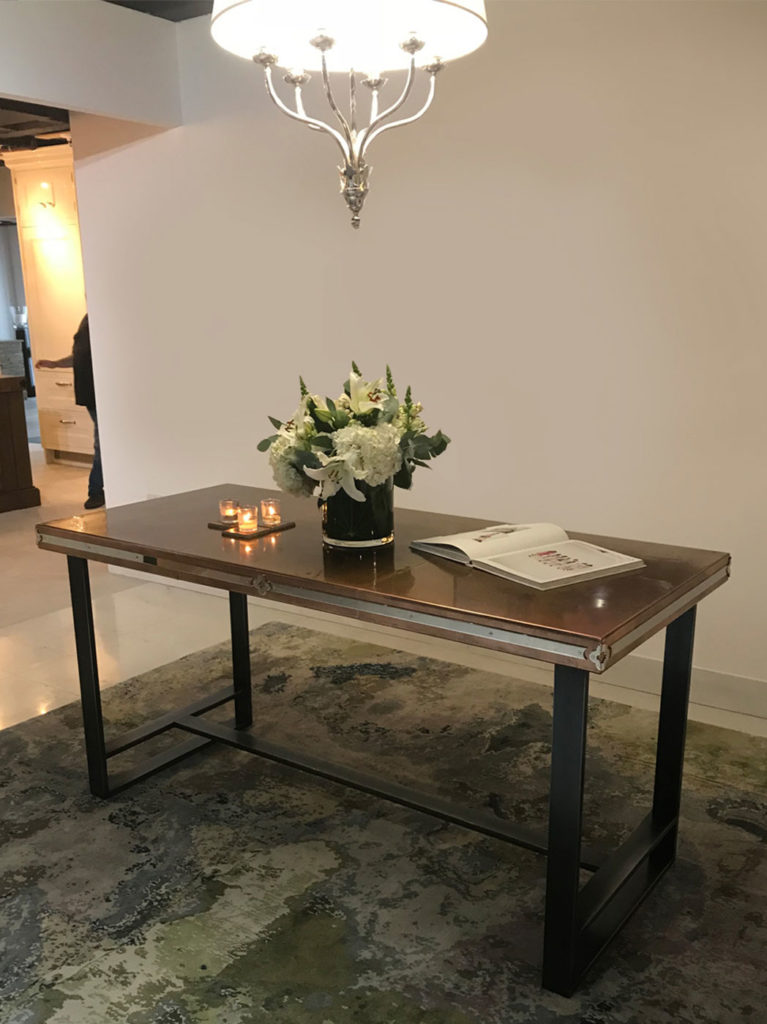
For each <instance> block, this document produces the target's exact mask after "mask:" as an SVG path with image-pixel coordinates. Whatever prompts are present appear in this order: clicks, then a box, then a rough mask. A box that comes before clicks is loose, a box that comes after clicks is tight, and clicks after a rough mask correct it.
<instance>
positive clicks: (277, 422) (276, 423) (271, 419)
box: [267, 416, 282, 430]
mask: <svg viewBox="0 0 767 1024" xmlns="http://www.w3.org/2000/svg"><path fill="white" fill-rule="evenodd" d="M267 419H268V420H269V422H270V423H271V425H272V426H273V427H276V428H277V429H278V430H279V429H280V427H281V426H282V420H276V419H275V418H274V416H267Z"/></svg>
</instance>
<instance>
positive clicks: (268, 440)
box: [256, 434, 278, 452]
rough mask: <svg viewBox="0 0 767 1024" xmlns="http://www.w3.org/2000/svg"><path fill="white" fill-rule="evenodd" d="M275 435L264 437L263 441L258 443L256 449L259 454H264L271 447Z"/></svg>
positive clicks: (275, 438) (275, 437)
mask: <svg viewBox="0 0 767 1024" xmlns="http://www.w3.org/2000/svg"><path fill="white" fill-rule="evenodd" d="M277 436H278V435H277V434H272V436H271V437H265V438H264V439H263V441H259V442H258V444H257V445H256V447H257V448H258V450H259V451H260V452H265V451H267V450H268V449H269V448H271V446H272V441H276V440H277Z"/></svg>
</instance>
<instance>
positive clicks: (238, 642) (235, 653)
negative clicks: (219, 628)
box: [229, 592, 253, 729]
mask: <svg viewBox="0 0 767 1024" xmlns="http://www.w3.org/2000/svg"><path fill="white" fill-rule="evenodd" d="M229 618H230V621H231V624H232V668H233V676H234V724H235V728H237V729H247V727H248V726H249V725H251V724H252V722H253V702H252V697H251V689H250V637H249V636H248V599H247V597H246V596H245V594H234V593H232V592H230V594H229Z"/></svg>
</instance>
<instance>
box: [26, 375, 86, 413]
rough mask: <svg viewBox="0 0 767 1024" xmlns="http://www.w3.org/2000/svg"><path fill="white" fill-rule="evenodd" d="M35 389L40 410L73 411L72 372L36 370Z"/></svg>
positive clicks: (73, 384) (73, 386)
mask: <svg viewBox="0 0 767 1024" xmlns="http://www.w3.org/2000/svg"><path fill="white" fill-rule="evenodd" d="M35 387H36V389H37V406H38V408H39V409H40V410H43V409H71V410H73V409H75V375H74V373H73V372H72V370H70V369H64V370H37V371H36V373H35ZM83 411H85V410H83ZM89 418H90V417H89Z"/></svg>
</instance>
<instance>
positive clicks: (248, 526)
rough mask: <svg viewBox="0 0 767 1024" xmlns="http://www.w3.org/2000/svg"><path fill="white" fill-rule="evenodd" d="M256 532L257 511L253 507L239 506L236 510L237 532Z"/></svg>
mask: <svg viewBox="0 0 767 1024" xmlns="http://www.w3.org/2000/svg"><path fill="white" fill-rule="evenodd" d="M256 530H258V509H257V508H256V506H255V505H240V507H239V508H238V509H237V532H238V533H255V532H256Z"/></svg>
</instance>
